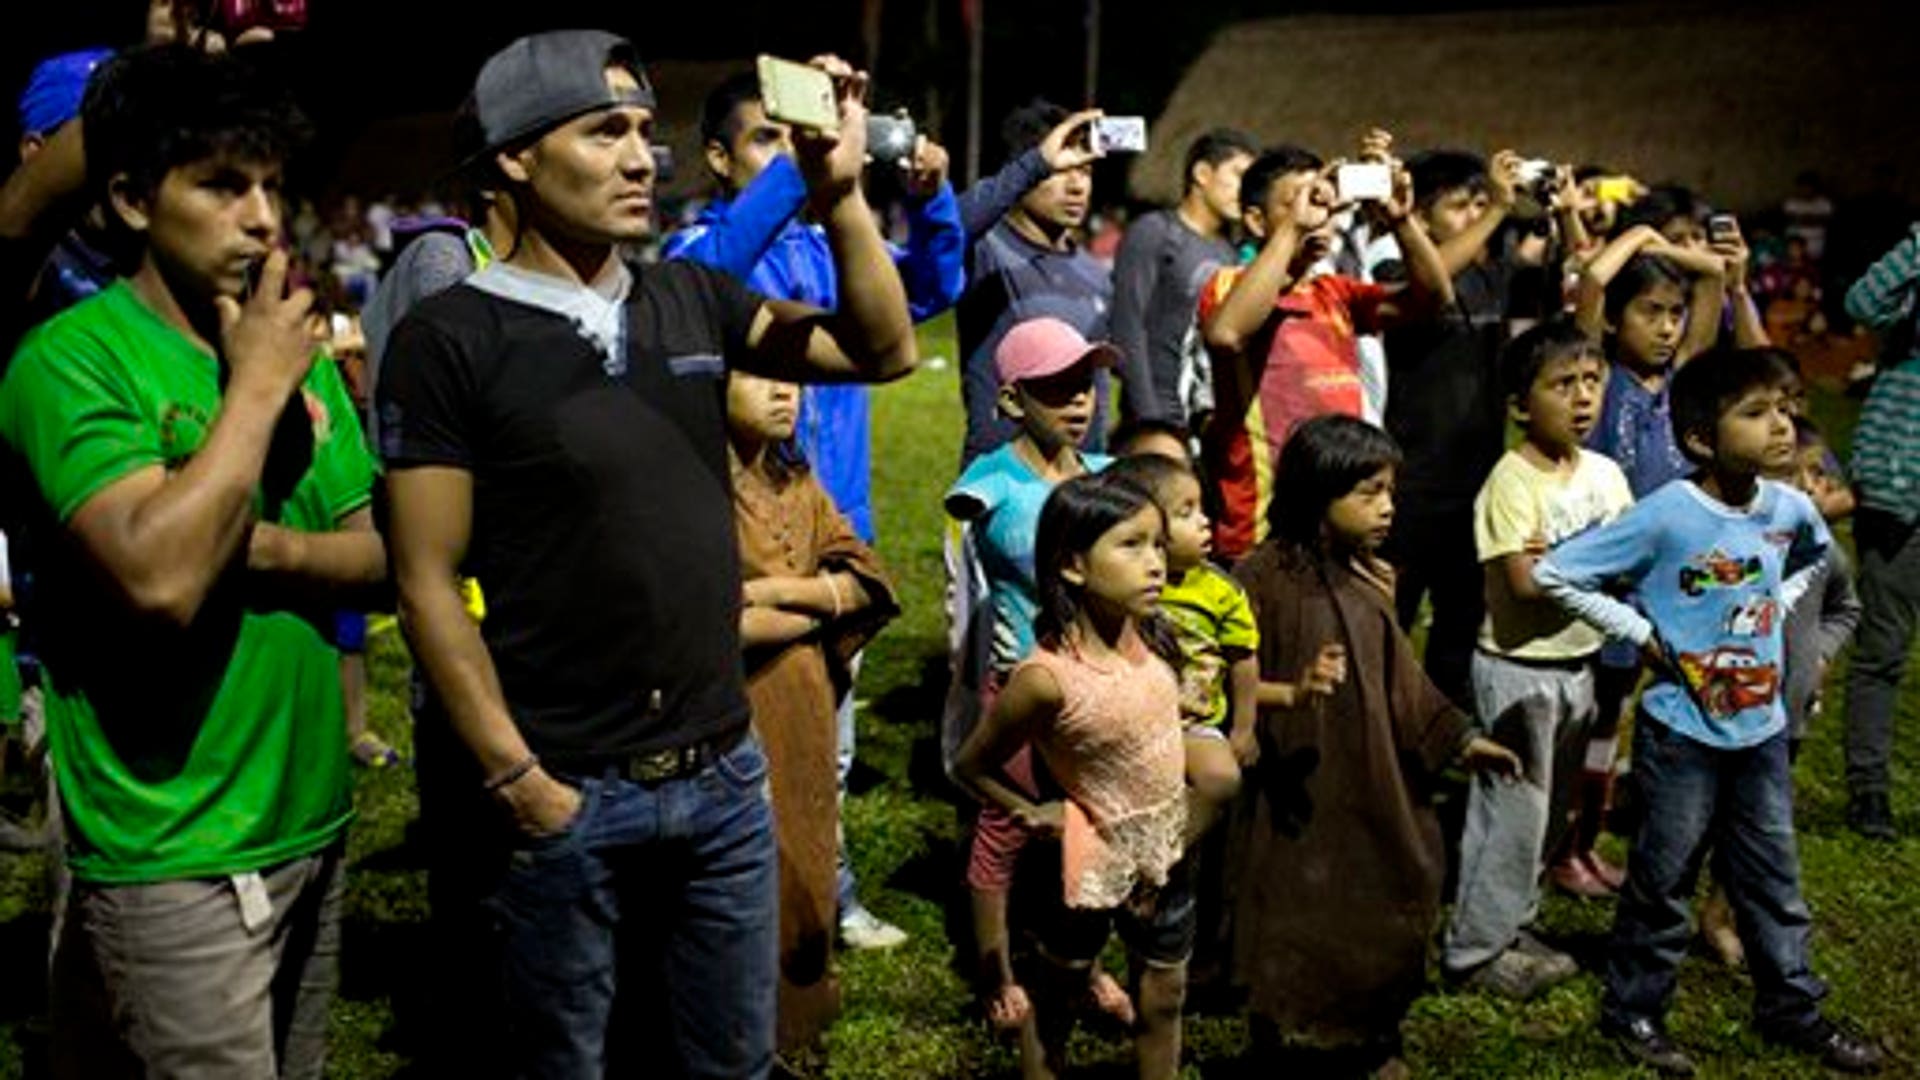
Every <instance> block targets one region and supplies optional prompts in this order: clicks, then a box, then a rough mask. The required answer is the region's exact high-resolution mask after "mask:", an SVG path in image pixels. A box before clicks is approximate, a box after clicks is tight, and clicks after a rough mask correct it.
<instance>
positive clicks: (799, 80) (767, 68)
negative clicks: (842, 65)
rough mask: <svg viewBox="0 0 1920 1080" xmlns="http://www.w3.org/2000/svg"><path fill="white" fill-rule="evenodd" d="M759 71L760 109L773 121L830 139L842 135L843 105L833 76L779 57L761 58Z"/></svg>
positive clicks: (758, 66)
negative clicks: (837, 98) (804, 129)
mask: <svg viewBox="0 0 1920 1080" xmlns="http://www.w3.org/2000/svg"><path fill="white" fill-rule="evenodd" d="M757 68H758V70H759V73H760V105H761V107H762V108H764V109H766V111H767V117H768V118H769V119H772V120H778V121H780V122H781V123H783V124H792V125H794V126H795V127H803V128H807V129H808V130H810V131H821V132H825V133H827V134H829V135H838V134H839V133H840V105H839V102H837V101H836V100H835V99H834V92H833V77H832V76H831V75H828V74H827V73H826V72H824V71H821V70H820V69H819V68H817V67H814V66H812V65H810V64H796V63H794V62H793V61H791V60H782V59H780V58H779V57H776V56H765V55H763V56H761V57H760V58H759V61H758V63H757Z"/></svg>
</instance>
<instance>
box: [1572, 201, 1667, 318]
mask: <svg viewBox="0 0 1920 1080" xmlns="http://www.w3.org/2000/svg"><path fill="white" fill-rule="evenodd" d="M1660 242H1661V238H1660V232H1659V230H1658V229H1655V228H1654V227H1653V226H1651V225H1636V226H1634V227H1633V228H1631V229H1628V230H1627V231H1626V232H1623V233H1621V234H1620V235H1619V236H1616V237H1614V238H1613V239H1612V240H1611V241H1609V242H1608V243H1607V246H1606V247H1604V248H1601V249H1600V252H1599V253H1598V254H1596V255H1595V256H1594V257H1593V258H1592V259H1589V260H1588V261H1587V264H1586V265H1585V266H1584V267H1582V268H1581V269H1580V286H1579V295H1578V299H1577V300H1576V301H1575V307H1574V315H1573V318H1574V323H1575V324H1576V325H1578V326H1579V327H1580V329H1581V330H1582V331H1584V332H1585V333H1586V335H1587V336H1588V337H1591V338H1593V339H1595V340H1598V339H1599V338H1600V337H1601V336H1602V335H1603V334H1605V333H1606V330H1607V283H1608V282H1610V281H1612V280H1613V279H1614V277H1615V276H1616V275H1618V274H1619V273H1620V270H1621V268H1622V267H1624V266H1626V265H1627V263H1628V261H1629V260H1631V259H1632V258H1633V257H1634V256H1635V255H1638V254H1640V252H1641V251H1642V250H1643V249H1644V248H1646V247H1647V245H1649V244H1657V243H1660Z"/></svg>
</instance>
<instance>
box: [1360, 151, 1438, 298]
mask: <svg viewBox="0 0 1920 1080" xmlns="http://www.w3.org/2000/svg"><path fill="white" fill-rule="evenodd" d="M1386 211H1387V217H1388V220H1390V221H1392V222H1393V237H1394V239H1395V240H1396V241H1397V242H1398V243H1399V245H1400V255H1401V258H1402V259H1403V260H1404V261H1405V265H1406V268H1407V284H1406V287H1405V288H1403V289H1400V290H1398V291H1397V292H1395V294H1394V295H1392V296H1390V297H1388V298H1387V299H1386V300H1385V301H1383V302H1382V303H1381V305H1380V310H1379V314H1378V316H1377V321H1378V323H1379V325H1380V326H1382V327H1389V326H1395V325H1401V324H1404V323H1408V322H1413V321H1415V320H1418V319H1426V318H1431V317H1432V316H1433V313H1434V312H1436V311H1439V310H1441V309H1443V308H1447V307H1451V306H1452V305H1453V273H1452V272H1450V271H1449V270H1448V269H1447V263H1446V259H1445V258H1444V257H1442V256H1441V254H1440V250H1439V249H1438V248H1436V247H1434V244H1433V239H1432V238H1431V237H1429V236H1428V235H1427V227H1426V226H1425V225H1422V224H1421V223H1420V219H1419V218H1417V217H1415V216H1414V214H1413V181H1412V179H1411V178H1410V177H1408V176H1407V171H1406V170H1405V169H1403V168H1400V167H1399V166H1398V165H1396V166H1395V167H1394V197H1393V199H1392V200H1391V201H1389V202H1388V204H1387V206H1386Z"/></svg>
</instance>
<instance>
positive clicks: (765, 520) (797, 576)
mask: <svg viewBox="0 0 1920 1080" xmlns="http://www.w3.org/2000/svg"><path fill="white" fill-rule="evenodd" d="M799 400H800V395H799V391H798V388H797V387H796V386H794V385H793V384H792V383H784V382H776V381H773V380H771V379H763V378H760V377H758V376H754V375H747V374H744V373H740V372H735V373H733V374H732V375H731V376H730V377H729V381H728V386H727V430H728V435H729V438H730V441H731V444H732V460H733V498H734V511H735V521H736V523H737V531H738V534H739V537H740V564H741V565H740V576H741V579H742V580H743V581H744V582H745V597H744V606H743V608H742V610H741V615H740V636H741V642H742V645H743V647H744V648H745V649H746V662H747V696H748V699H749V700H750V701H751V703H752V705H753V723H754V729H755V730H756V731H757V732H758V733H759V736H760V740H761V742H762V743H763V744H764V745H765V747H766V752H767V762H768V780H769V783H770V785H771V789H772V797H773V812H774V820H775V823H776V825H775V828H776V830H777V832H778V842H779V847H780V1008H779V1031H778V1041H779V1046H780V1048H781V1049H782V1050H794V1049H798V1048H801V1047H804V1046H806V1045H807V1044H809V1043H811V1042H813V1041H815V1040H816V1039H818V1038H819V1036H820V1035H821V1033H823V1032H824V1031H825V1030H826V1029H827V1026H828V1025H829V1024H831V1023H832V1022H833V1018H834V1017H835V1015H837V1014H838V1012H839V1009H840V987H839V983H838V980H837V979H836V978H835V976H834V972H833V937H834V931H835V929H836V927H837V926H838V925H839V919H838V912H837V911H836V910H835V909H836V906H837V894H836V889H835V875H836V872H837V859H838V851H839V840H838V833H839V824H840V807H839V784H838V779H837V773H836V771H835V762H836V755H837V750H838V748H837V746H836V745H835V740H836V728H835V724H834V709H835V703H836V702H837V700H838V697H839V693H840V692H841V691H842V690H843V689H844V688H845V682H846V662H847V661H848V660H850V659H851V658H852V657H853V655H854V654H855V653H856V652H858V651H859V650H860V648H861V647H862V646H863V645H864V644H865V643H866V641H867V639H868V638H869V637H871V636H872V635H873V633H874V632H875V631H876V630H878V629H879V628H880V627H881V626H882V625H884V624H885V623H886V622H887V621H888V620H889V619H891V618H892V617H893V616H894V614H895V613H896V612H897V611H898V607H897V605H896V604H895V602H894V597H893V590H892V586H891V585H889V584H888V582H887V580H886V577H885V576H884V574H883V573H882V571H881V569H880V565H879V563H878V562H877V561H876V560H875V558H874V556H873V552H872V551H870V550H869V549H868V548H867V546H866V545H865V544H863V543H861V542H860V539H859V537H857V536H855V535H854V532H853V527H852V526H851V525H850V524H848V522H847V520H846V519H845V518H844V517H842V516H841V515H840V512H839V511H838V510H836V509H835V508H834V505H833V500H832V499H831V498H829V497H828V495H827V493H826V491H825V490H824V489H823V488H821V486H820V484H819V482H818V481H817V480H815V479H814V477H813V474H812V473H811V472H810V471H809V470H808V468H807V465H806V462H805V461H804V460H803V459H801V458H800V456H799V454H798V453H797V451H795V450H794V449H793V446H792V437H793V430H794V423H795V420H796V418H797V415H798V409H799Z"/></svg>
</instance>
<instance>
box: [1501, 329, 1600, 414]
mask: <svg viewBox="0 0 1920 1080" xmlns="http://www.w3.org/2000/svg"><path fill="white" fill-rule="evenodd" d="M1583 355H1591V356H1594V357H1596V358H1599V359H1600V360H1602V361H1603V362H1604V360H1605V359H1606V357H1605V354H1604V353H1602V352H1601V351H1600V343H1599V342H1597V341H1595V340H1593V339H1592V338H1590V337H1588V336H1587V335H1586V333H1585V332H1584V331H1582V330H1581V329H1580V328H1579V327H1578V326H1575V325H1574V323H1573V320H1572V319H1567V318H1562V317H1556V318H1552V319H1548V320H1546V321H1545V322H1541V323H1536V324H1534V325H1533V326H1531V327H1529V328H1528V329H1527V331H1526V332H1525V333H1523V334H1521V335H1520V336H1519V337H1516V338H1514V339H1513V340H1512V341H1509V342H1507V344H1506V346H1505V347H1504V348H1502V349H1501V350H1500V389H1501V391H1502V392H1503V393H1505V394H1506V396H1507V397H1508V398H1509V399H1510V400H1513V401H1518V402H1521V403H1523V404H1524V403H1525V402H1526V400H1527V394H1528V393H1529V392H1530V391H1532V389H1533V382H1534V380H1535V379H1538V378H1539V377H1540V369H1541V368H1544V367H1546V366H1547V365H1548V364H1549V363H1551V362H1552V361H1555V360H1561V359H1567V358H1570V357H1577V356H1583Z"/></svg>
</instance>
